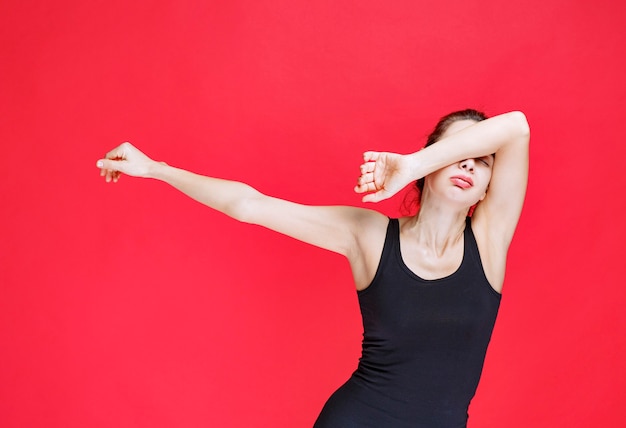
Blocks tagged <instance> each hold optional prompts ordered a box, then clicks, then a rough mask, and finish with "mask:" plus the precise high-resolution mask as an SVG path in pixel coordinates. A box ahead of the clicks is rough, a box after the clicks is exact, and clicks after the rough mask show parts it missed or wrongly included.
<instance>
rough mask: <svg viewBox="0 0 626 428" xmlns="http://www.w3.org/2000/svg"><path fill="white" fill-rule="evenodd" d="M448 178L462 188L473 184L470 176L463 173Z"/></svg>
mask: <svg viewBox="0 0 626 428" xmlns="http://www.w3.org/2000/svg"><path fill="white" fill-rule="evenodd" d="M450 180H451V181H452V183H454V185H456V186H459V187H460V188H462V189H469V188H470V187H472V186H473V185H474V181H473V180H472V178H471V177H467V176H465V175H455V176H454V177H450Z"/></svg>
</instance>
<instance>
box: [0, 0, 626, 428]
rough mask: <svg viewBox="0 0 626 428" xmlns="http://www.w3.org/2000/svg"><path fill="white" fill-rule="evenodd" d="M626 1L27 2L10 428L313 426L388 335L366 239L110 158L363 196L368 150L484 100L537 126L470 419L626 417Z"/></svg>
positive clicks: (6, 82) (8, 318) (328, 196)
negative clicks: (318, 236)
mask: <svg viewBox="0 0 626 428" xmlns="http://www.w3.org/2000/svg"><path fill="white" fill-rule="evenodd" d="M625 4H626V3H623V2H617V1H614V0H596V1H593V2H592V1H573V2H572V1H565V0H559V1H546V0H541V1H539V0H531V1H527V2H513V3H510V2H501V1H496V0H488V1H481V2H465V1H458V0H454V1H443V2H434V1H433V2H426V1H394V2H382V1H372V0H368V1H287V0H273V1H269V0H264V1H259V0H254V1H252V0H249V1H211V2H202V1H164V0H161V1H158V2H127V1H106V2H105V1H95V2H84V1H78V0H74V1H72V0H60V1H47V2H46V1H18V0H5V1H3V2H2V3H1V4H0V20H1V22H0V24H1V25H0V40H1V42H0V43H1V44H0V49H1V50H0V54H1V63H0V137H1V140H0V141H1V144H2V156H1V157H0V171H2V180H1V182H0V183H1V184H0V186H1V188H0V190H1V194H0V195H1V201H2V202H1V204H2V205H1V211H0V216H1V223H0V233H1V235H0V236H1V243H0V347H1V348H0V426H2V427H11V428H12V427H55V428H56V427H63V428H71V427H118V428H121V427H207V426H219V427H251V426H252V427H257V426H258V427H290V428H291V427H306V426H311V425H312V423H313V421H314V420H315V418H316V416H317V414H318V412H319V410H320V409H321V407H322V405H323V403H324V402H325V400H326V399H327V397H328V396H329V395H330V393H331V392H332V391H333V390H334V389H335V388H337V387H338V386H339V385H340V384H341V383H343V382H344V381H345V379H347V377H348V376H349V375H350V373H351V372H352V370H354V368H355V367H356V362H357V358H358V356H359V353H360V339H361V326H360V315H359V312H358V306H357V301H356V296H355V292H354V289H353V285H352V282H351V276H350V272H349V268H348V265H347V263H346V262H345V260H343V259H342V258H341V257H340V256H337V255H334V254H331V253H329V252H326V251H323V250H319V249H316V248H313V247H309V246H307V245H304V244H301V243H299V242H297V241H294V240H291V239H289V238H286V237H283V236H280V235H276V234H273V233H271V232H269V231H267V230H265V229H263V228H260V227H255V226H250V225H245V224H239V223H236V222H235V221H233V220H231V219H228V218H226V217H225V216H223V215H221V214H219V213H217V212H213V211H211V210H209V209H207V208H205V207H203V206H201V205H200V204H198V203H196V202H193V201H192V200H189V199H187V198H186V197H184V196H183V195H182V194H179V193H178V192H176V191H175V190H173V189H171V188H169V187H168V186H166V185H164V184H163V183H159V182H156V181H147V180H139V179H129V178H127V177H123V179H122V180H121V181H120V183H118V184H117V185H106V184H105V183H104V182H103V181H102V179H101V178H100V177H99V176H98V171H97V169H96V168H95V161H96V159H98V158H100V157H101V156H102V155H103V154H104V153H105V152H106V151H108V150H110V149H111V148H113V147H114V146H115V145H117V144H118V143H120V142H122V141H125V140H129V141H132V142H134V143H135V144H136V145H137V146H139V147H140V148H141V149H143V150H144V151H146V152H147V153H148V154H149V155H151V156H153V157H155V158H156V159H159V160H165V161H167V162H168V163H170V164H173V165H176V166H181V167H185V168H188V169H191V170H194V171H196V172H200V173H205V174H211V175H216V176H220V177H227V178H233V179H237V180H241V181H245V182H248V183H251V184H253V185H255V186H256V187H257V188H258V189H259V190H261V191H263V192H266V193H269V194H272V195H275V196H279V197H284V198H287V199H292V200H296V201H299V202H304V203H311V204H352V205H361V203H360V197H359V196H357V195H355V194H354V193H353V192H352V187H353V184H354V182H355V180H356V176H357V173H358V169H357V167H358V165H359V163H360V159H361V157H360V156H361V152H362V151H364V150H367V149H380V150H390V151H397V152H404V153H406V152H412V151H415V150H417V149H418V148H419V147H420V146H421V145H422V144H423V142H424V139H425V135H426V134H427V133H428V132H429V131H430V129H431V128H432V127H433V125H434V123H435V122H436V120H437V118H438V117H440V116H441V115H443V114H446V113H448V112H449V111H451V110H455V109H460V108H465V107H468V106H471V107H475V108H479V109H484V110H485V111H486V112H487V113H488V114H497V113H500V112H505V111H509V110H514V109H519V110H522V111H524V112H525V113H526V115H527V117H528V119H529V121H530V124H531V128H532V144H531V178H530V186H529V192H528V198H527V202H526V206H525V209H524V213H523V215H522V219H521V222H520V225H519V229H518V232H517V234H516V238H515V241H514V244H513V247H512V250H511V253H510V262H509V270H508V276H507V282H506V284H505V289H504V297H503V301H502V306H501V311H500V317H499V320H498V323H497V326H496V329H495V332H494V336H493V340H492V345H491V347H490V350H489V353H488V356H487V361H486V366H485V372H484V376H483V379H482V382H481V385H480V387H479V390H478V393H477V396H476V398H475V400H474V402H473V404H472V407H471V409H470V427H507V428H511V427H529V426H533V427H590V426H594V427H596V426H598V427H622V426H625V425H626V406H625V405H624V402H625V398H626V391H625V389H626V369H625V366H626V365H625V363H624V361H626V340H625V327H626V315H625V313H624V306H625V304H626V296H625V294H626V293H625V291H624V279H623V278H624V273H625V269H624V263H623V261H622V260H623V250H622V246H623V244H622V243H623V240H624V238H625V235H626V230H625V222H624V208H625V205H626V197H625V192H624V189H623V171H624V159H625V156H626V144H624V131H623V128H624V117H625V113H626V107H625V106H626V104H625V101H626V99H625V93H626V84H625V83H624V76H625V75H626V73H625V72H626V60H625V57H626V55H625V54H624V42H625V39H626V37H625V35H624V28H626V6H624V5H625ZM401 204H402V196H399V197H397V198H395V199H393V200H391V201H388V202H385V203H383V204H381V205H379V206H372V208H376V209H380V210H382V211H383V212H385V213H386V214H389V215H398V213H399V207H400V205H401Z"/></svg>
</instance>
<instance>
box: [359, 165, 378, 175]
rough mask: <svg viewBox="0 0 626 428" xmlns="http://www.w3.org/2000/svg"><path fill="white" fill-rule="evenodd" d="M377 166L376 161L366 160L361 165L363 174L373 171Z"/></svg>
mask: <svg viewBox="0 0 626 428" xmlns="http://www.w3.org/2000/svg"><path fill="white" fill-rule="evenodd" d="M375 167H376V162H366V163H364V164H362V165H361V167H360V170H361V174H367V173H368V172H372V171H374V168H375Z"/></svg>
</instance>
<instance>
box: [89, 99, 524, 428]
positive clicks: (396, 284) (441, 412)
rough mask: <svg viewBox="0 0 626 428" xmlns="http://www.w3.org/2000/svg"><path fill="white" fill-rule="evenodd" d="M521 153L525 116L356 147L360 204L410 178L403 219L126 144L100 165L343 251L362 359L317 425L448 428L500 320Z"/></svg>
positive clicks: (461, 409)
mask: <svg viewBox="0 0 626 428" xmlns="http://www.w3.org/2000/svg"><path fill="white" fill-rule="evenodd" d="M435 142H436V143H437V144H434V143H435ZM528 147H529V128H528V123H527V121H526V118H525V116H524V115H523V114H522V113H520V112H511V113H506V114H502V115H499V116H495V117H493V118H490V119H487V118H486V117H485V116H484V115H483V114H482V113H480V112H477V111H475V110H464V111H460V112H455V113H452V114H450V115H448V116H446V117H444V118H442V120H441V121H440V122H439V124H438V125H437V127H436V128H435V131H434V132H433V134H431V136H430V137H429V141H428V143H427V147H426V148H424V149H423V150H420V151H418V152H416V153H413V154H410V155H398V154H394V153H381V152H366V153H365V154H364V160H365V162H364V163H363V164H362V165H361V176H360V177H359V179H358V184H357V186H356V187H355V191H356V192H357V193H365V194H366V195H365V196H364V197H363V201H365V202H378V201H380V200H383V199H385V198H388V197H390V196H392V195H394V194H395V193H397V192H398V191H399V190H401V189H402V188H404V187H405V186H406V185H407V184H409V183H411V182H414V181H417V186H418V188H419V190H420V197H421V199H420V208H419V212H418V213H417V215H415V216H412V217H404V218H400V219H389V218H387V217H385V216H384V215H382V214H380V213H378V212H376V211H373V210H368V209H362V208H355V207H340V206H305V205H300V204H296V203H293V202H289V201H285V200H280V199H276V198H272V197H270V196H266V195H263V194H261V193H260V192H258V191H256V190H255V189H253V188H252V187H250V186H248V185H246V184H243V183H239V182H234V181H228V180H221V179H217V178H210V177H204V176H200V175H196V174H193V173H191V172H188V171H185V170H181V169H177V168H173V167H170V166H168V165H166V164H164V163H159V162H155V161H153V160H151V159H150V158H148V157H147V156H146V155H144V154H143V153H141V152H140V151H139V150H137V149H136V148H134V147H133V146H132V145H130V144H129V143H124V144H122V145H121V146H119V147H117V148H115V149H114V150H112V151H111V152H109V153H107V155H106V158H105V159H101V160H99V161H98V163H97V166H98V167H99V168H101V175H102V176H105V177H106V181H107V182H110V181H113V182H116V181H117V180H118V179H119V177H120V173H124V174H128V175H131V176H138V177H151V178H156V179H159V180H162V181H165V182H166V183H168V184H170V185H172V186H174V187H175V188H177V189H179V190H180V191H182V192H184V193H185V194H187V195H188V196H190V197H192V198H194V199H196V200H198V201H199V202H201V203H203V204H205V205H207V206H209V207H211V208H214V209H217V210H219V211H221V212H223V213H225V214H227V215H229V216H231V217H233V218H235V219H237V220H240V221H243V222H247V223H253V224H259V225H262V226H265V227H268V228H270V229H273V230H275V231H277V232H281V233H284V234H286V235H289V236H292V237H294V238H296V239H299V240H301V241H304V242H308V243H310V244H313V245H316V246H319V247H322V248H326V249H328V250H332V251H334V252H337V253H339V254H343V255H344V256H346V258H347V259H348V261H349V263H350V267H351V269H352V273H353V277H354V282H355V285H356V288H357V294H358V298H359V304H360V307H361V313H362V316H363V326H364V338H363V351H362V357H361V359H360V361H359V366H358V368H357V370H356V371H355V372H354V374H353V375H352V377H351V378H350V379H349V380H348V381H347V382H346V383H345V384H344V385H343V386H342V387H341V388H339V389H338V390H337V391H336V392H335V393H334V394H333V395H332V396H331V397H330V399H329V400H328V402H327V403H326V405H325V406H324V408H323V410H322V412H321V414H320V415H319V417H318V419H317V421H316V423H315V427H316V428H331V427H332V428H339V427H341V428H346V427H378V428H382V427H384V428H395V427H398V428H400V427H412V428H415V427H428V428H432V427H445V428H453V427H454V428H456V427H465V426H466V423H467V417H468V416H467V409H468V406H469V403H470V400H471V399H472V397H473V395H474V393H475V391H476V387H477V385H478V380H479V378H480V373H481V371H482V366H483V361H484V357H485V352H486V349H487V345H488V343H489V340H490V337H491V332H492V329H493V325H494V322H495V318H496V314H497V311H498V307H499V302H500V292H501V290H502V284H503V281H504V272H505V265H506V255H507V251H508V248H509V244H510V242H511V239H512V238H513V233H514V230H515V227H516V225H517V221H518V219H519V216H520V213H521V210H522V205H523V201H524V195H525V192H526V182H527V176H528ZM470 210H472V215H471V217H468V213H469V212H470Z"/></svg>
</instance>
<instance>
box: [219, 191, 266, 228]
mask: <svg viewBox="0 0 626 428" xmlns="http://www.w3.org/2000/svg"><path fill="white" fill-rule="evenodd" d="M257 201H258V197H256V196H252V195H251V196H248V197H243V198H240V199H237V200H236V201H233V202H231V203H230V204H229V206H228V208H227V209H226V210H225V211H226V214H227V215H228V216H230V217H232V218H233V219H235V220H237V221H240V222H242V223H249V224H255V222H256V216H255V214H256V213H257V212H258V205H257V203H256V202H257Z"/></svg>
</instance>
